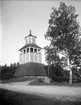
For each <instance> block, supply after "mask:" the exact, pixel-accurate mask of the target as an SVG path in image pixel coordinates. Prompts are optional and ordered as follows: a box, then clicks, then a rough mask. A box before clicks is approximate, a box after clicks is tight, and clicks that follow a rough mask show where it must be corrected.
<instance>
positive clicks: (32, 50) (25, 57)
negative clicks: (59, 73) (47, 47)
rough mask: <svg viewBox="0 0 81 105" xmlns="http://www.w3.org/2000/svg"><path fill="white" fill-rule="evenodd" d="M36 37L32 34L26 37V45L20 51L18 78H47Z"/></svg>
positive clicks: (16, 73) (16, 74)
mask: <svg viewBox="0 0 81 105" xmlns="http://www.w3.org/2000/svg"><path fill="white" fill-rule="evenodd" d="M36 38H37V37H36V36H34V35H32V34H31V30H29V35H28V36H26V37H25V45H24V46H23V47H22V48H21V49H19V51H20V55H19V67H18V68H17V70H16V72H15V76H16V77H18V76H19V77H21V76H46V72H45V69H44V66H43V64H42V54H41V49H42V48H41V47H39V46H38V45H37V44H36Z"/></svg>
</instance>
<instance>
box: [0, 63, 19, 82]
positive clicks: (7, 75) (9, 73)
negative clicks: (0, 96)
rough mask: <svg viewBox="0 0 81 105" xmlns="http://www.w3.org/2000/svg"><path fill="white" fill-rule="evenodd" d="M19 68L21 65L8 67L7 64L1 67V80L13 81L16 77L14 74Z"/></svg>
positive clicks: (14, 64)
mask: <svg viewBox="0 0 81 105" xmlns="http://www.w3.org/2000/svg"><path fill="white" fill-rule="evenodd" d="M18 66H19V63H17V64H16V63H13V64H10V66H7V65H6V64H5V65H4V66H1V71H0V79H1V80H4V79H11V78H13V77H14V73H15V71H16V69H17V67H18Z"/></svg>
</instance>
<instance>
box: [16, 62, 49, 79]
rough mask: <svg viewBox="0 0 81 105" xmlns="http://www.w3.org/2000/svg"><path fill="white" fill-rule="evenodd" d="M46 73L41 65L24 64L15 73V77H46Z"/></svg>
mask: <svg viewBox="0 0 81 105" xmlns="http://www.w3.org/2000/svg"><path fill="white" fill-rule="evenodd" d="M46 75H47V74H46V71H45V69H44V66H43V64H40V63H33V62H29V63H26V64H22V65H20V66H19V67H18V68H17V70H16V72H15V76H16V77H18V76H46Z"/></svg>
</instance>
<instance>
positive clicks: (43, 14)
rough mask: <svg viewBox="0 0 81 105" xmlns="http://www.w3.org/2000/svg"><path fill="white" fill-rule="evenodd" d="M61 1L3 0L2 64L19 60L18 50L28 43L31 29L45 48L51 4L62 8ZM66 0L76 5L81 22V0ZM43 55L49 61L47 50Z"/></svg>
mask: <svg viewBox="0 0 81 105" xmlns="http://www.w3.org/2000/svg"><path fill="white" fill-rule="evenodd" d="M61 1H64V0H61ZM61 1H60V0H57V1H55V0H54V1H53V0H52V1H50V0H47V1H40V0H39V1H37V0H36V1H29V0H2V1H1V0H0V14H1V15H0V65H4V64H7V65H9V64H10V63H14V62H18V61H19V51H18V50H19V49H20V48H21V47H22V46H24V45H25V40H24V37H25V36H27V35H28V34H29V30H31V31H32V34H33V35H35V36H37V45H39V46H40V47H42V48H44V47H45V46H46V45H48V44H49V42H48V41H47V40H45V37H44V35H45V33H46V32H47V29H48V25H49V24H48V20H49V18H50V13H51V12H52V9H51V8H52V7H56V8H58V7H59V4H60V2H61ZM64 2H65V3H66V4H67V5H73V6H75V8H76V13H77V14H79V17H78V21H79V22H80V24H81V1H77V0H76V1H73V0H72V1H69V0H68V1H67V0H66V1H64ZM42 55H43V56H42V62H43V63H45V54H44V50H43V51H42Z"/></svg>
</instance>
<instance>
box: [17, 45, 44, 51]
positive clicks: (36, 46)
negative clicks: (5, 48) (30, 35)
mask: <svg viewBox="0 0 81 105" xmlns="http://www.w3.org/2000/svg"><path fill="white" fill-rule="evenodd" d="M27 47H35V48H39V49H42V48H41V47H39V46H38V45H36V44H33V43H31V44H26V45H24V46H23V47H22V48H21V49H19V51H21V50H23V49H25V48H27Z"/></svg>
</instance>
